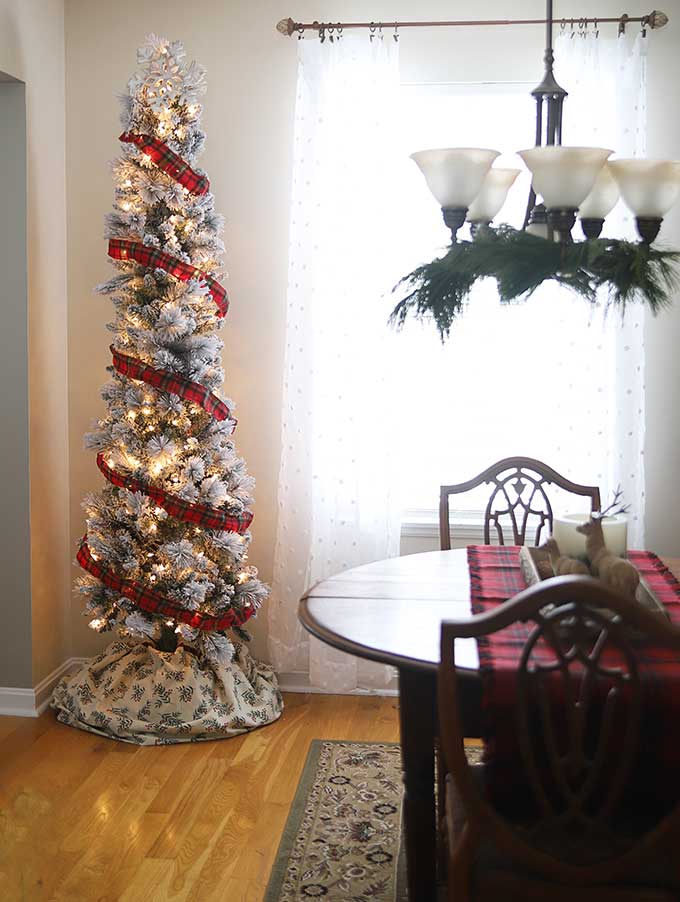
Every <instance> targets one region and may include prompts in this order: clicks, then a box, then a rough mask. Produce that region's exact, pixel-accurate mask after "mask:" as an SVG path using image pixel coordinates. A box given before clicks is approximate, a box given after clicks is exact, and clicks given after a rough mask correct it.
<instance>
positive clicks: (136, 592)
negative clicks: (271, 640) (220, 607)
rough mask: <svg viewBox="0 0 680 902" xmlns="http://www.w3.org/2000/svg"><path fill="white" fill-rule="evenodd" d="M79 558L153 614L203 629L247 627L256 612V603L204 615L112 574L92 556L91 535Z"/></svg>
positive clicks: (88, 569) (98, 577)
mask: <svg viewBox="0 0 680 902" xmlns="http://www.w3.org/2000/svg"><path fill="white" fill-rule="evenodd" d="M77 561H78V563H79V564H80V566H81V567H82V568H83V570H87V572H88V573H91V574H92V576H94V577H96V578H97V579H98V580H100V581H101V582H103V583H104V585H105V586H108V587H109V589H113V590H114V592H120V594H121V595H124V596H125V597H126V598H128V599H129V600H130V601H132V602H134V604H136V605H137V607H139V608H141V609H142V610H143V611H147V612H148V613H149V614H157V615H160V616H163V617H172V618H173V619H174V620H179V621H181V622H182V623H188V624H189V626H193V627H194V628H195V629H199V630H226V629H231V628H233V627H236V626H243V624H244V623H245V622H246V621H247V620H249V619H250V618H251V617H252V616H253V614H254V613H255V608H254V607H253V605H248V606H244V607H243V608H242V609H240V610H235V609H234V608H232V609H231V610H229V611H226V612H225V613H224V614H219V615H214V616H213V615H210V614H201V613H200V612H199V611H188V610H187V609H186V608H183V607H181V606H180V605H178V604H176V603H175V602H173V601H170V600H169V599H168V598H166V597H165V596H164V595H161V593H160V592H155V591H154V590H153V589H149V588H147V587H146V586H144V585H142V583H140V582H137V580H134V579H125V578H123V577H122V576H118V575H117V574H116V573H112V572H111V571H110V570H107V568H106V567H104V566H102V564H100V563H99V561H97V560H95V558H94V557H93V556H92V551H91V550H90V546H89V545H88V544H87V536H83V538H82V539H81V542H80V548H79V549H78V554H77Z"/></svg>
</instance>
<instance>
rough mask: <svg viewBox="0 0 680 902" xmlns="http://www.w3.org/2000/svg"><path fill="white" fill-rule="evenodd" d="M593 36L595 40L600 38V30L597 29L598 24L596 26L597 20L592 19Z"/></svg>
mask: <svg viewBox="0 0 680 902" xmlns="http://www.w3.org/2000/svg"><path fill="white" fill-rule="evenodd" d="M593 35H594V36H595V37H596V38H599V37H600V29H599V27H598V24H597V19H593Z"/></svg>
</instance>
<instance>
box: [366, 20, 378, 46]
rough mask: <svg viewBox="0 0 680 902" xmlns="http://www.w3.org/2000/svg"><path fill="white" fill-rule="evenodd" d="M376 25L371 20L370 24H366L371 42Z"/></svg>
mask: <svg viewBox="0 0 680 902" xmlns="http://www.w3.org/2000/svg"><path fill="white" fill-rule="evenodd" d="M377 27H378V26H377V25H376V24H375V22H371V24H370V25H369V26H368V30H369V32H370V34H369V36H368V39H369V41H370V42H371V43H373V38H374V37H375V32H376V29H377Z"/></svg>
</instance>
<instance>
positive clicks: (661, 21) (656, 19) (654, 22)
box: [647, 9, 668, 28]
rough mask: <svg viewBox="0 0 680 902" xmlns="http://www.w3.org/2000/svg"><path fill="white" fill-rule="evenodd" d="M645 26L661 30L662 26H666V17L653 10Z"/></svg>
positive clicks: (664, 14)
mask: <svg viewBox="0 0 680 902" xmlns="http://www.w3.org/2000/svg"><path fill="white" fill-rule="evenodd" d="M647 24H648V25H649V27H650V28H663V27H664V25H668V16H667V15H666V13H662V12H661V10H659V9H653V10H652V11H651V13H650V14H649V18H648V19H647Z"/></svg>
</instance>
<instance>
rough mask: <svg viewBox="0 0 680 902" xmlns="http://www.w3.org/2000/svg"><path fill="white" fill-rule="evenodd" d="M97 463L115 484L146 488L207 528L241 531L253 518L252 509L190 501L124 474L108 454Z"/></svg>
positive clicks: (172, 510)
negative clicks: (230, 509) (233, 510)
mask: <svg viewBox="0 0 680 902" xmlns="http://www.w3.org/2000/svg"><path fill="white" fill-rule="evenodd" d="M97 466H98V467H99V469H100V470H101V472H102V473H103V474H104V476H105V477H106V478H107V479H108V481H109V482H110V483H111V484H112V485H117V486H118V487H119V488H123V489H127V490H128V491H129V492H142V494H144V495H146V496H147V497H149V498H151V500H152V501H155V502H156V504H157V505H158V506H159V507H162V508H163V510H164V511H166V512H167V513H168V514H170V516H171V517H174V518H175V519H176V520H184V521H185V522H186V523H195V524H196V525H197V526H203V527H204V528H205V529H221V530H222V531H223V532H238V533H240V534H243V533H244V532H245V531H246V530H247V529H248V527H249V526H250V524H251V523H252V522H253V515H252V514H251V513H250V511H246V512H245V513H244V514H241V515H240V516H238V517H234V516H232V515H230V514H227V513H226V512H225V511H221V510H217V509H216V508H214V507H210V506H209V505H207V504H190V503H189V502H188V501H184V499H183V498H180V497H179V495H172V494H171V493H170V492H166V491H164V490H163V489H159V488H158V487H157V486H154V485H150V484H149V483H148V482H144V480H142V479H136V478H135V477H134V476H124V475H123V474H122V473H118V472H116V470H114V469H113V467H110V466H109V465H108V464H107V462H106V460H105V456H104V454H103V453H101V452H100V453H99V454H98V455H97Z"/></svg>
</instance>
